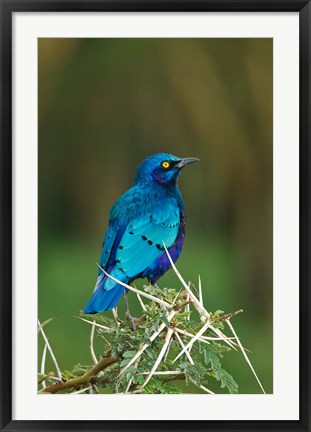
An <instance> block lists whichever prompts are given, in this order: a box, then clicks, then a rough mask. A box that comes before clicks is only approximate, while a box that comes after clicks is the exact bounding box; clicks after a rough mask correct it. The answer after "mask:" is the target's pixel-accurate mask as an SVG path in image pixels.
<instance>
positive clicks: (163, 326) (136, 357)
mask: <svg viewBox="0 0 311 432" xmlns="http://www.w3.org/2000/svg"><path fill="white" fill-rule="evenodd" d="M177 313H178V311H176V310H172V311H171V312H170V313H169V314H168V316H167V317H166V318H167V320H168V321H171V319H172V318H173V317H174V316H175V315H176V314H177ZM165 327H166V324H165V323H164V322H163V323H162V324H161V325H160V326H159V328H158V330H157V331H155V332H154V333H153V334H152V335H151V336H150V338H149V339H150V342H153V341H154V340H155V338H156V337H157V336H159V334H160V333H161V332H162V330H163V329H164V328H165ZM149 345H150V344H149V343H145V344H144V345H143V346H142V347H141V348H140V349H139V350H138V351H137V353H136V354H135V355H134V357H133V358H132V359H131V360H130V361H129V363H128V364H127V365H126V366H124V368H123V369H122V370H121V371H120V373H119V375H118V377H120V376H121V375H122V374H124V372H125V371H126V370H127V369H128V368H129V367H130V366H131V365H132V364H133V363H134V362H135V361H136V360H137V359H138V358H139V357H140V356H141V355H142V353H143V352H144V351H145V349H147V348H148V346H149ZM118 377H117V378H118Z"/></svg>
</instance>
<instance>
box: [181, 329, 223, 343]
mask: <svg viewBox="0 0 311 432" xmlns="http://www.w3.org/2000/svg"><path fill="white" fill-rule="evenodd" d="M174 330H175V331H176V332H178V333H180V334H183V335H185V336H188V337H190V338H193V337H194V336H195V335H193V334H191V333H188V332H187V331H185V330H182V329H180V328H178V327H175V328H174ZM218 339H220V338H218ZM198 340H199V341H200V342H203V343H206V344H208V345H209V344H210V342H209V341H208V340H207V337H206V336H200V337H199V339H198ZM221 340H222V339H221Z"/></svg>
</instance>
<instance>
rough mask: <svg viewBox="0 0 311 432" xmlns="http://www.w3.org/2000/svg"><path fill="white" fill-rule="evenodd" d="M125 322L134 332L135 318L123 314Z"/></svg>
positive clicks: (128, 314)
mask: <svg viewBox="0 0 311 432" xmlns="http://www.w3.org/2000/svg"><path fill="white" fill-rule="evenodd" d="M125 321H127V322H129V323H130V327H131V330H132V331H135V330H136V325H135V321H136V318H135V317H132V315H131V314H130V313H126V314H125Z"/></svg>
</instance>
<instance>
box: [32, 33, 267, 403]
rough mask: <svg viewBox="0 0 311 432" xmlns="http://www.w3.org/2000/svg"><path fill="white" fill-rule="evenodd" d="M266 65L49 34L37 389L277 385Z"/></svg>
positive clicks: (165, 390)
mask: <svg viewBox="0 0 311 432" xmlns="http://www.w3.org/2000/svg"><path fill="white" fill-rule="evenodd" d="M272 66H273V39H269V38H241V39H237V38H222V39H220V38H87V39H86V38H39V39H38V149H39V167H38V174H39V178H38V187H39V191H38V192H39V240H38V241H39V275H38V277H39V283H38V393H40V394H83V395H94V394H176V397H178V395H179V394H185V393H187V394H206V397H211V396H212V395H213V394H232V395H233V394H262V393H265V394H272V393H273V338H272V336H273V314H272V312H273V278H272V277H273V260H272V259H273V213H272V210H273V117H272V114H273V69H272ZM85 397H87V396H85Z"/></svg>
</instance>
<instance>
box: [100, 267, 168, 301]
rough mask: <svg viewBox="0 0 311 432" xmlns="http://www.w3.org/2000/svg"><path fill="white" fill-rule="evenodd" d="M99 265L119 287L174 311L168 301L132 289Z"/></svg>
mask: <svg viewBox="0 0 311 432" xmlns="http://www.w3.org/2000/svg"><path fill="white" fill-rule="evenodd" d="M97 265H98V267H99V268H100V269H101V270H102V272H103V273H104V274H105V275H106V276H108V277H109V278H110V279H112V280H113V281H115V282H117V283H118V284H119V285H122V286H124V287H125V288H127V289H128V290H130V291H133V292H134V293H136V294H137V293H138V294H140V295H142V296H143V297H146V298H148V299H149V300H153V301H155V302H156V303H159V304H161V305H163V306H166V307H167V308H170V309H172V305H170V304H169V303H167V302H166V301H164V300H161V299H159V298H158V297H155V296H153V295H151V294H147V293H145V292H143V291H140V290H138V289H137V288H134V287H132V286H130V285H127V284H126V283H124V282H121V281H119V280H118V279H116V278H115V277H113V276H111V275H110V274H109V273H107V272H106V271H105V270H104V269H103V268H102V267H101V266H100V265H99V264H97Z"/></svg>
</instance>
